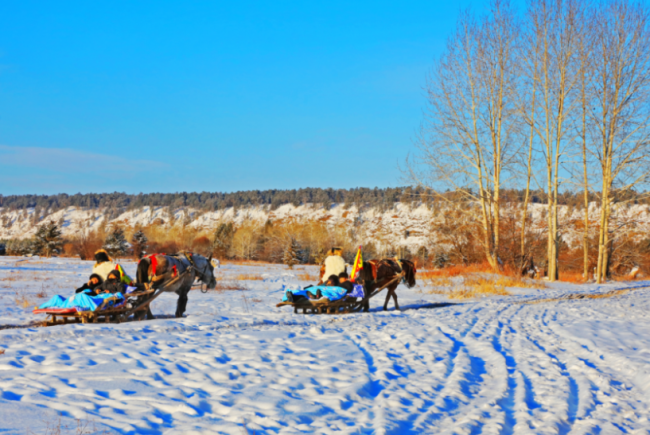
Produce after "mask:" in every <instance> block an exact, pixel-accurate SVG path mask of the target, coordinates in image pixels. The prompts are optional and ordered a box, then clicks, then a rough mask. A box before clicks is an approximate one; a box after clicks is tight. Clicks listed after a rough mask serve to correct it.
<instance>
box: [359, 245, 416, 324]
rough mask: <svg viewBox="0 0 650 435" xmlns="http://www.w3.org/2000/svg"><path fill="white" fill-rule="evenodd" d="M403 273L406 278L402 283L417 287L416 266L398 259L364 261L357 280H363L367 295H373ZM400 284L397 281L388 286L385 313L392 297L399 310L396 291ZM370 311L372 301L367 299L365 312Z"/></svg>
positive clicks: (409, 286) (364, 307)
mask: <svg viewBox="0 0 650 435" xmlns="http://www.w3.org/2000/svg"><path fill="white" fill-rule="evenodd" d="M402 272H404V278H402V280H401V281H402V282H403V283H404V284H406V286H407V287H408V288H412V287H413V286H415V274H416V273H417V270H416V269H415V264H413V262H412V261H409V260H404V259H399V260H398V259H397V258H384V259H383V260H370V261H364V262H363V267H362V268H361V270H360V272H359V274H358V275H357V277H358V278H357V280H361V281H362V282H363V284H364V287H365V291H366V294H367V295H371V294H372V292H373V291H375V290H377V289H378V288H380V287H382V286H384V285H386V284H387V283H388V282H390V281H391V280H393V279H394V278H395V277H396V276H397V275H399V274H401V273H402ZM399 283H400V280H396V281H395V282H394V283H392V284H391V285H389V286H388V293H387V294H386V302H384V311H386V310H387V309H388V301H389V300H390V298H391V296H392V297H393V301H394V302H395V309H397V310H399V304H398V303H397V294H396V293H395V289H396V288H397V286H398V285H399ZM369 310H370V300H369V299H366V301H365V303H364V306H363V311H364V312H368V311H369Z"/></svg>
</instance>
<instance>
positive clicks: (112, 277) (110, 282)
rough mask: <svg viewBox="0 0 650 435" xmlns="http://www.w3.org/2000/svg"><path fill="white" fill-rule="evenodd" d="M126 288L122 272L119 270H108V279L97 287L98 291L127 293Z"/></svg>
mask: <svg viewBox="0 0 650 435" xmlns="http://www.w3.org/2000/svg"><path fill="white" fill-rule="evenodd" d="M125 290H126V284H124V283H123V282H122V274H121V273H120V271H119V270H111V271H110V272H108V276H107V277H106V280H105V281H104V282H103V283H102V284H101V285H99V286H98V287H97V288H96V289H95V291H96V292H97V293H125Z"/></svg>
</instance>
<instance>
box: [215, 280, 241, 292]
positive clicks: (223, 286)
mask: <svg viewBox="0 0 650 435" xmlns="http://www.w3.org/2000/svg"><path fill="white" fill-rule="evenodd" d="M215 290H216V291H229V290H248V287H247V286H246V285H245V284H242V283H240V282H237V281H217V287H215Z"/></svg>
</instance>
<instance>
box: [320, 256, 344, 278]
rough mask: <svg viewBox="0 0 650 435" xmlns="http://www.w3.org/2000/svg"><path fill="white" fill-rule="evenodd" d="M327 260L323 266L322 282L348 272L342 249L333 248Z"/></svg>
mask: <svg viewBox="0 0 650 435" xmlns="http://www.w3.org/2000/svg"><path fill="white" fill-rule="evenodd" d="M327 254H328V255H327V258H325V261H324V262H323V265H322V266H321V280H320V282H321V283H322V282H324V279H328V278H329V277H330V276H332V275H335V276H337V277H338V276H339V275H340V274H341V273H342V272H347V271H346V268H345V260H344V259H343V257H342V255H343V250H342V249H341V248H332V249H330V250H329V252H328V253H327Z"/></svg>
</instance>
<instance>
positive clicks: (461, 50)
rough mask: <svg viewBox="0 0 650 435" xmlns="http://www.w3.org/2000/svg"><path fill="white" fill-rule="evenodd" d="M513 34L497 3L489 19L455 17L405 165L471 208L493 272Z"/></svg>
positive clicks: (511, 17)
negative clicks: (477, 216)
mask: <svg viewBox="0 0 650 435" xmlns="http://www.w3.org/2000/svg"><path fill="white" fill-rule="evenodd" d="M517 32H518V24H517V21H516V17H515V14H514V12H513V11H512V9H511V7H510V5H509V3H508V1H505V0H504V1H501V0H495V1H493V2H492V4H491V11H490V15H489V16H487V17H485V18H483V19H482V20H481V21H480V22H476V21H475V20H474V19H473V18H472V17H471V16H470V15H469V14H464V15H462V17H461V18H460V20H459V22H458V27H457V31H456V33H455V34H454V35H453V36H452V37H451V38H450V39H449V41H448V43H447V49H446V52H445V54H444V55H443V56H442V58H441V59H440V60H439V61H438V62H437V64H436V66H435V67H434V69H433V71H432V73H431V75H430V77H429V79H428V83H427V93H428V113H427V116H426V118H425V122H424V125H423V128H422V132H421V135H420V140H419V143H418V149H419V151H420V154H419V155H418V156H417V158H416V161H415V162H414V163H416V166H413V165H411V166H410V174H411V177H412V179H413V180H414V181H416V182H418V183H420V184H429V185H434V186H438V185H440V184H441V183H442V184H444V185H447V186H452V187H453V188H454V189H455V191H456V192H457V193H459V194H460V196H461V198H462V199H463V200H465V201H470V202H472V203H475V204H478V207H479V210H480V215H481V224H482V225H481V228H482V230H483V237H482V239H483V245H484V249H485V256H486V259H487V261H488V262H489V263H490V265H491V266H492V267H493V268H494V269H497V268H498V267H499V259H498V251H499V242H500V240H499V239H500V234H499V228H500V223H499V220H500V207H501V197H500V192H501V188H502V186H503V184H504V182H505V178H507V177H508V170H509V168H510V165H511V164H512V162H513V159H514V156H515V155H516V153H517V151H518V149H517V146H518V144H519V142H518V141H517V140H515V136H516V134H517V129H516V127H517V123H516V122H515V118H516V113H517V107H516V105H515V93H516V86H517V62H516V58H517V56H516V40H517ZM416 167H419V168H422V167H425V168H426V169H425V170H423V171H418V170H417V169H416ZM434 192H435V190H434ZM439 196H440V198H441V199H443V200H445V201H449V198H447V197H446V196H444V195H439ZM469 212H470V213H472V214H473V213H475V212H476V209H475V208H473V209H471V210H469Z"/></svg>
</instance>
